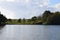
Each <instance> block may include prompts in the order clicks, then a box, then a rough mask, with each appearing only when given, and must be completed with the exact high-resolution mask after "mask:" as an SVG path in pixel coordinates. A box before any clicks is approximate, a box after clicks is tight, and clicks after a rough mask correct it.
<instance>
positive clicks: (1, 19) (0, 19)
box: [0, 14, 7, 24]
mask: <svg viewBox="0 0 60 40" xmlns="http://www.w3.org/2000/svg"><path fill="white" fill-rule="evenodd" d="M6 21H7V18H6V17H5V16H3V14H0V24H5V23H6Z"/></svg>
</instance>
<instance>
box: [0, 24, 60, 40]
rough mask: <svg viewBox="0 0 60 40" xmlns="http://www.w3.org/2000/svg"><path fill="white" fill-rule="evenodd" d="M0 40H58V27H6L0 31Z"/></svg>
mask: <svg viewBox="0 0 60 40" xmlns="http://www.w3.org/2000/svg"><path fill="white" fill-rule="evenodd" d="M0 40H60V26H56V25H53V26H52V25H50V26H49V25H6V26H5V27H4V28H2V29H0Z"/></svg>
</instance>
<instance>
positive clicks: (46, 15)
mask: <svg viewBox="0 0 60 40" xmlns="http://www.w3.org/2000/svg"><path fill="white" fill-rule="evenodd" d="M51 14H52V13H51V12H50V11H45V12H44V13H43V15H42V22H46V21H47V18H48V16H50V15H51Z"/></svg>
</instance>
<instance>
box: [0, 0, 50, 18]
mask: <svg viewBox="0 0 60 40" xmlns="http://www.w3.org/2000/svg"><path fill="white" fill-rule="evenodd" d="M49 1H50V0H4V1H2V2H1V3H0V7H2V8H1V9H0V10H1V11H2V14H4V15H6V16H7V17H8V18H24V17H25V18H30V17H32V16H36V15H40V14H41V13H42V12H43V11H44V10H45V9H46V8H45V7H47V6H48V4H49Z"/></svg>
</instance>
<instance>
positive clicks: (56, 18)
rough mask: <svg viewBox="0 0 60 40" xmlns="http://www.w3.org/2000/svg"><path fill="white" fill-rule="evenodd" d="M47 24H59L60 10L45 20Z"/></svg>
mask: <svg viewBox="0 0 60 40" xmlns="http://www.w3.org/2000/svg"><path fill="white" fill-rule="evenodd" d="M47 24H49V25H60V12H55V13H54V15H53V16H52V17H50V18H48V20H47Z"/></svg>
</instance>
